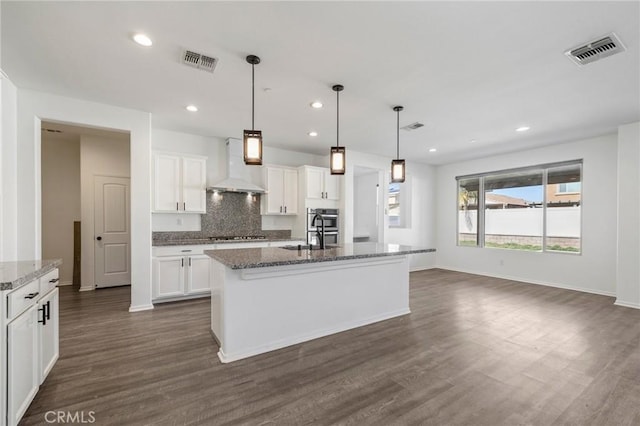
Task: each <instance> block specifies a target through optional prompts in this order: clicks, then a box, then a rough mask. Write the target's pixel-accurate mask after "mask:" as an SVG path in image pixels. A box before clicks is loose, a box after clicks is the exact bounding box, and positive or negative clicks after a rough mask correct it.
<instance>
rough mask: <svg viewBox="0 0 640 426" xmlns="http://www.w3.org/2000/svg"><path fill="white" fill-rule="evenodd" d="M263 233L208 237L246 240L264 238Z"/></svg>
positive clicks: (213, 239) (219, 239) (212, 239)
mask: <svg viewBox="0 0 640 426" xmlns="http://www.w3.org/2000/svg"><path fill="white" fill-rule="evenodd" d="M266 239H267V237H265V236H264V235H231V236H226V237H209V240H211V241H246V240H266Z"/></svg>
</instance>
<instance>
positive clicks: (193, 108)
mask: <svg viewBox="0 0 640 426" xmlns="http://www.w3.org/2000/svg"><path fill="white" fill-rule="evenodd" d="M186 108H187V111H190V112H197V111H198V107H197V106H195V105H187V107H186Z"/></svg>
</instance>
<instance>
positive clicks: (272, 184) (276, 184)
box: [266, 167, 284, 214]
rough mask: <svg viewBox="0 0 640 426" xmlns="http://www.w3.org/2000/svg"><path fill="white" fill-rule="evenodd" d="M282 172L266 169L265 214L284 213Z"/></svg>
mask: <svg viewBox="0 0 640 426" xmlns="http://www.w3.org/2000/svg"><path fill="white" fill-rule="evenodd" d="M283 182H284V170H283V169H280V168H277V167H268V168H267V191H268V192H267V195H266V197H267V212H266V213H267V214H274V213H284V204H283V200H284V186H283Z"/></svg>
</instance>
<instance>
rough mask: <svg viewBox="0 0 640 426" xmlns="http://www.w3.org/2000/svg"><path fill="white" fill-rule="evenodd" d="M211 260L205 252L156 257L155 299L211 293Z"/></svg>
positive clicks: (154, 273)
mask: <svg viewBox="0 0 640 426" xmlns="http://www.w3.org/2000/svg"><path fill="white" fill-rule="evenodd" d="M210 262H211V259H210V258H209V256H207V255H204V254H193V255H189V256H157V257H154V258H153V298H154V300H157V299H169V298H171V299H173V298H179V297H182V296H190V295H198V294H207V293H209V292H210V291H211V286H210V285H209V265H210Z"/></svg>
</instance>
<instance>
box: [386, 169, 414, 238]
mask: <svg viewBox="0 0 640 426" xmlns="http://www.w3.org/2000/svg"><path fill="white" fill-rule="evenodd" d="M407 194H411V183H410V181H409V177H408V176H407V179H406V180H405V181H404V183H390V184H389V198H388V200H389V202H388V204H387V214H388V216H389V227H391V228H410V227H411V197H410V196H408V195H407Z"/></svg>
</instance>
